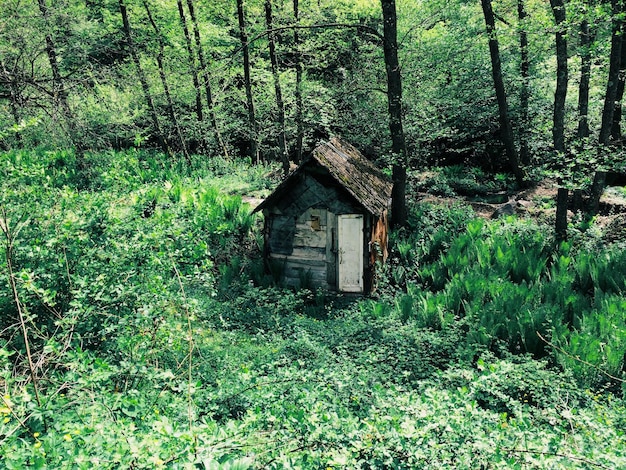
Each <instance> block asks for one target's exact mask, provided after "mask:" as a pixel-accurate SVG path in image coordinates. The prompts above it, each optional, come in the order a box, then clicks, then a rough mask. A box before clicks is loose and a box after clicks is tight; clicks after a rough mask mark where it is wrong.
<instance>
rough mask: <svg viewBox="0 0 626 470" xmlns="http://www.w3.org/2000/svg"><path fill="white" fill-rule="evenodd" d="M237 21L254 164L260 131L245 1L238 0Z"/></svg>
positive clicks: (257, 151) (251, 152)
mask: <svg viewBox="0 0 626 470" xmlns="http://www.w3.org/2000/svg"><path fill="white" fill-rule="evenodd" d="M237 19H238V23H239V39H240V41H241V49H242V53H243V79H244V86H245V88H246V105H247V109H248V126H249V129H248V132H249V137H250V138H249V142H250V149H249V151H250V153H249V155H250V158H251V159H252V161H253V162H258V161H259V150H258V147H259V146H258V142H257V139H258V130H257V122H256V115H255V112H254V98H253V96H252V79H251V77H250V48H249V44H248V33H247V32H246V17H245V11H244V7H243V0H237Z"/></svg>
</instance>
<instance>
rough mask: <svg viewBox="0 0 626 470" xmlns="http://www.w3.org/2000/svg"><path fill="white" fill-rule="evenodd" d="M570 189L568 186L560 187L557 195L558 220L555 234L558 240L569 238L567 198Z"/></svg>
mask: <svg viewBox="0 0 626 470" xmlns="http://www.w3.org/2000/svg"><path fill="white" fill-rule="evenodd" d="M568 196H569V190H568V189H567V188H559V189H558V192H557V195H556V221H555V234H556V241H557V242H563V241H565V240H567V199H568Z"/></svg>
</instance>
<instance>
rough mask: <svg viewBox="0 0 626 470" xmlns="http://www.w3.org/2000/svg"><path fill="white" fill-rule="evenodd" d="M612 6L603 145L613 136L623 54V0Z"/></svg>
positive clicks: (603, 112)
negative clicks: (612, 129) (612, 128)
mask: <svg viewBox="0 0 626 470" xmlns="http://www.w3.org/2000/svg"><path fill="white" fill-rule="evenodd" d="M611 7H612V15H613V21H612V34H611V56H610V62H609V77H608V80H607V85H606V94H605V97H604V108H603V110H602V126H601V127H600V136H599V139H598V140H599V142H600V144H602V145H607V144H608V143H609V138H610V137H611V127H612V125H613V113H614V111H615V101H616V98H617V85H618V83H619V70H620V62H621V56H622V24H623V21H622V19H621V13H622V10H623V7H622V0H611Z"/></svg>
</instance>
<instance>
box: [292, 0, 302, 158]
mask: <svg viewBox="0 0 626 470" xmlns="http://www.w3.org/2000/svg"><path fill="white" fill-rule="evenodd" d="M293 17H294V20H295V25H296V26H298V23H299V21H300V12H299V9H298V0H293ZM293 44H294V48H295V51H296V54H295V62H296V64H295V65H296V93H295V95H296V96H295V98H296V116H295V120H296V155H295V160H296V163H300V162H301V161H302V146H303V144H304V123H303V119H302V110H303V105H302V57H301V55H300V35H299V34H298V29H297V28H295V29H294V30H293Z"/></svg>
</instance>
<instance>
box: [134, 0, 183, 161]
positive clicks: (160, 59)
mask: <svg viewBox="0 0 626 470" xmlns="http://www.w3.org/2000/svg"><path fill="white" fill-rule="evenodd" d="M143 6H144V8H145V10H146V15H148V20H149V21H150V24H151V25H152V29H154V34H155V36H156V37H157V42H158V44H159V52H158V53H157V57H156V60H157V66H158V68H159V77H160V78H161V84H162V85H163V91H164V93H165V99H166V100H167V114H169V116H170V121H172V127H174V130H175V131H176V136H177V137H178V141H179V142H180V147H181V150H182V152H183V156H184V157H185V161H186V162H187V164H189V165H190V164H191V157H190V156H189V152H188V151H187V144H186V142H185V138H184V137H183V133H182V131H181V129H180V125H179V123H178V118H177V117H176V112H175V111H174V101H173V100H172V94H171V93H170V86H169V84H168V82H167V76H166V75H165V67H164V66H163V51H164V49H165V45H164V44H163V37H162V36H161V30H160V29H159V27H158V25H157V24H156V22H155V21H154V18H153V17H152V12H151V11H150V6H149V5H148V2H147V0H143Z"/></svg>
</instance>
